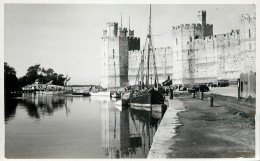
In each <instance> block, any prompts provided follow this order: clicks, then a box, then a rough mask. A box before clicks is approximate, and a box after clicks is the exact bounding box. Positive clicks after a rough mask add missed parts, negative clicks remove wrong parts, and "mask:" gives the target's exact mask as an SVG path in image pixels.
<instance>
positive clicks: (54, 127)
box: [5, 94, 160, 158]
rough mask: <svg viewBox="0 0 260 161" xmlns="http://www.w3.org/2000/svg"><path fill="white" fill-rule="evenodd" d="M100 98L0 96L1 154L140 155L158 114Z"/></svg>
mask: <svg viewBox="0 0 260 161" xmlns="http://www.w3.org/2000/svg"><path fill="white" fill-rule="evenodd" d="M114 101H115V100H112V99H110V98H108V97H107V98H106V97H97V96H96V97H95V96H93V97H58V96H57V97H55V96H51V95H45V96H44V95H35V94H25V95H24V96H23V97H19V98H12V99H5V156H6V157H7V158H146V157H147V155H148V153H149V149H150V147H151V145H152V141H153V136H154V134H155V131H156V129H157V127H158V125H159V122H160V120H159V117H158V116H157V117H156V116H154V114H152V113H151V112H146V111H139V110H134V109H128V110H124V111H123V112H120V111H119V110H117V109H116V108H115V106H114Z"/></svg>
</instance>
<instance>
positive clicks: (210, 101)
mask: <svg viewBox="0 0 260 161" xmlns="http://www.w3.org/2000/svg"><path fill="white" fill-rule="evenodd" d="M208 102H209V106H210V107H213V97H212V96H209V97H208Z"/></svg>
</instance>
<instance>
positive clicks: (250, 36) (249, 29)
mask: <svg viewBox="0 0 260 161" xmlns="http://www.w3.org/2000/svg"><path fill="white" fill-rule="evenodd" d="M248 34H249V35H248V36H249V37H251V33H250V29H249V32H248Z"/></svg>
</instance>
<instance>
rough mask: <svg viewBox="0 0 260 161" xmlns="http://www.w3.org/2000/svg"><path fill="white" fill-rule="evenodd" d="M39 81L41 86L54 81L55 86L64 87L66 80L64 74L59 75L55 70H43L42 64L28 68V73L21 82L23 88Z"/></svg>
mask: <svg viewBox="0 0 260 161" xmlns="http://www.w3.org/2000/svg"><path fill="white" fill-rule="evenodd" d="M36 79H37V80H38V81H39V83H41V84H46V83H48V82H50V81H52V84H54V85H61V86H63V85H64V81H65V79H66V78H64V76H63V74H57V73H55V72H54V70H53V69H51V68H48V69H47V70H46V69H45V68H41V67H40V64H36V65H34V66H31V67H29V68H28V70H27V73H26V75H25V76H23V77H21V78H20V79H19V82H20V83H21V84H22V86H26V85H28V84H33V83H34V82H35V80H36Z"/></svg>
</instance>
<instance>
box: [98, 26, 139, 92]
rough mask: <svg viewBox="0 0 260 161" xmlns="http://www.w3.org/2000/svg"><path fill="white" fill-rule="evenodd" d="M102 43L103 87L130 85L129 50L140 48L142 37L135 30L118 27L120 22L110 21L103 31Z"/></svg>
mask: <svg viewBox="0 0 260 161" xmlns="http://www.w3.org/2000/svg"><path fill="white" fill-rule="evenodd" d="M102 39H103V43H102V45H101V55H102V61H101V62H102V64H101V67H102V71H101V87H103V88H114V87H124V86H127V85H128V51H129V50H133V48H140V39H139V38H135V37H134V31H133V30H130V31H129V35H128V30H127V28H121V27H120V28H118V23H116V22H109V23H107V28H106V29H105V30H104V31H103V37H102Z"/></svg>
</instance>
